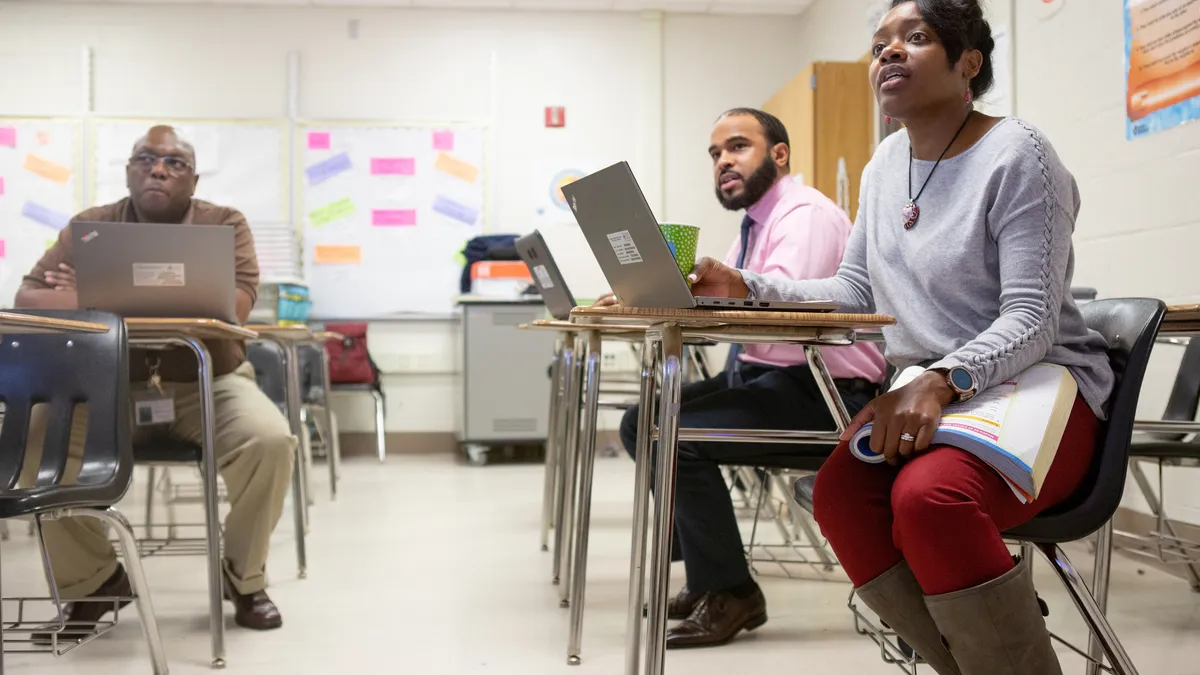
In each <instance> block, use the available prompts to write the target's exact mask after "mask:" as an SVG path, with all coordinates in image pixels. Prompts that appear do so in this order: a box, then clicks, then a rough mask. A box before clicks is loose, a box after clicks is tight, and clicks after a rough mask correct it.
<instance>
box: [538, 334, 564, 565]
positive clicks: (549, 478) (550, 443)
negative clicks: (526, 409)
mask: <svg viewBox="0 0 1200 675" xmlns="http://www.w3.org/2000/svg"><path fill="white" fill-rule="evenodd" d="M562 351H563V341H562V338H559V339H558V340H557V341H555V343H554V357H553V360H552V361H551V362H550V413H549V415H548V416H547V418H546V420H547V424H548V426H549V428H548V429H547V430H546V432H547V433H546V475H545V479H544V484H543V486H542V529H541V539H540V541H541V547H542V550H543V551H549V550H550V527H551V521H553V519H554V484H555V471H557V470H558V456H557V452H558V447H557V441H558V435H557V434H558V408H559V400H560V399H559V396H560V394H559V384H558V378H559V376H560V375H561V374H562Z"/></svg>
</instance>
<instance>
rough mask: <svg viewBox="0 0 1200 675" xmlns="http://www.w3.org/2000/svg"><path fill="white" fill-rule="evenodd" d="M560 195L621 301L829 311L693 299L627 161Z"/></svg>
mask: <svg viewBox="0 0 1200 675" xmlns="http://www.w3.org/2000/svg"><path fill="white" fill-rule="evenodd" d="M562 192H563V195H564V196H565V197H566V199H567V203H568V204H569V205H570V206H571V211H572V212H573V213H574V214H575V220H576V221H577V222H578V223H579V228H580V230H582V231H583V236H584V238H585V239H587V242H588V246H590V247H591V249H592V253H593V254H594V255H595V256H596V261H597V262H599V263H600V269H601V270H603V271H604V276H605V278H607V279H608V283H609V285H610V286H611V287H612V289H613V292H614V293H616V296H617V298H619V299H620V301H621V304H623V305H628V306H631V307H654V308H664V309H690V308H697V307H699V308H711V309H741V310H768V311H788V312H833V311H837V309H838V307H839V305H838V304H837V303H833V302H827V301H811V302H774V301H770V300H745V299H741V298H709V297H695V296H693V295H692V292H691V289H690V288H688V285H687V281H686V280H685V279H684V277H683V273H682V272H680V271H679V266H678V265H677V264H676V263H675V257H674V256H673V255H671V249H670V247H669V246H668V245H667V240H666V238H664V237H663V235H662V231H661V230H659V228H658V219H657V218H655V217H654V212H653V211H651V210H650V204H649V203H648V202H646V197H645V195H644V194H642V188H641V187H640V186H639V185H638V182H637V179H636V178H634V176H633V171H632V170H631V169H630V168H629V164H628V163H627V162H618V163H617V164H614V165H612V166H610V167H608V168H606V169H601V170H600V171H597V172H596V173H593V174H591V175H589V176H586V177H584V178H581V179H579V180H577V181H575V182H573V183H571V184H570V185H564V186H563V188H562Z"/></svg>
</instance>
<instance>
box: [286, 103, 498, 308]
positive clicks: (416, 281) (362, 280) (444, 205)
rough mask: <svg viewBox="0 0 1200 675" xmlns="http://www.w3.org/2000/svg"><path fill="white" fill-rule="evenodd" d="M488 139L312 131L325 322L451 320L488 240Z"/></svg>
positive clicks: (314, 289)
mask: <svg viewBox="0 0 1200 675" xmlns="http://www.w3.org/2000/svg"><path fill="white" fill-rule="evenodd" d="M486 141H487V130H486V128H484V127H482V126H457V127H437V126H415V125H412V124H394V125H392V124H374V125H368V124H363V123H354V124H351V123H337V122H319V121H312V122H305V123H302V124H301V125H300V126H299V127H298V133H297V136H296V142H297V148H296V156H297V157H298V158H299V165H298V167H297V171H296V177H297V178H296V184H297V187H298V192H299V199H298V203H299V204H300V216H301V217H302V222H303V230H302V237H301V238H302V240H303V245H304V271H305V277H306V280H307V282H308V285H309V289H310V294H311V299H312V302H313V307H312V316H313V317H314V318H317V319H351V318H353V319H374V318H384V317H388V316H396V315H401V314H406V313H422V314H445V313H448V312H450V311H452V310H453V308H454V298H455V296H457V295H458V294H459V279H460V276H461V274H462V263H461V262H460V259H459V252H460V251H461V250H462V249H463V246H464V244H465V243H466V242H467V240H469V239H470V238H472V237H474V236H476V235H478V234H481V233H483V232H484V220H485V213H486V208H485V195H486V190H485V180H484V174H485V167H486V144H487V143H486Z"/></svg>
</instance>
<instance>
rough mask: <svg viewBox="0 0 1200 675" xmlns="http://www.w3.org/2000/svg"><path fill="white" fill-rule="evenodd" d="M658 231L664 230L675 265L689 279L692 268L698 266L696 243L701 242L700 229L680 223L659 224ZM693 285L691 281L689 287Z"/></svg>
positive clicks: (664, 236)
mask: <svg viewBox="0 0 1200 675" xmlns="http://www.w3.org/2000/svg"><path fill="white" fill-rule="evenodd" d="M658 229H660V230H662V233H663V238H664V239H666V240H667V247H668V248H670V249H671V255H673V256H675V264H677V265H679V271H680V272H681V273H683V278H684V279H687V275H689V274H691V273H692V268H693V267H695V266H696V242H698V241H700V228H698V227H696V226H695V225H683V224H680V223H659V224H658ZM691 285H692V282H690V281H689V282H688V286H689V287H691Z"/></svg>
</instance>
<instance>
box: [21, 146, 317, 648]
mask: <svg viewBox="0 0 1200 675" xmlns="http://www.w3.org/2000/svg"><path fill="white" fill-rule="evenodd" d="M195 167H196V153H195V150H193V148H192V146H191V145H190V144H189V143H188V142H186V141H184V140H182V139H181V138H179V136H178V135H177V134H176V132H175V130H174V129H172V128H171V127H167V126H156V127H153V128H151V129H150V130H149V132H147V133H146V135H145V136H143V137H142V138H141V139H140V140H138V142H137V143H136V144H135V145H134V148H133V153H132V156H131V157H130V159H129V164H128V166H127V167H126V172H125V175H126V184H127V185H128V187H129V196H128V197H126V198H125V199H122V200H120V201H118V202H116V203H115V204H108V205H106V206H97V207H94V208H91V209H88V210H86V211H84V212H83V213H80V214H79V215H77V216H75V220H76V221H80V222H97V221H100V222H132V223H169V224H181V223H182V224H189V225H210V226H213V227H232V228H233V229H234V240H235V251H234V256H235V258H236V267H235V275H236V285H237V291H236V293H237V314H238V318H239V319H240V320H241V321H242V322H243V323H245V321H246V319H247V317H248V316H249V315H250V308H251V307H252V306H253V305H254V300H255V298H256V297H257V295H258V258H257V256H256V254H255V251H254V238H253V236H252V235H251V233H250V226H249V225H248V224H247V223H246V218H245V216H243V215H242V214H241V213H239V212H238V211H236V210H234V209H231V208H227V207H224V206H216V205H214V204H210V203H208V202H205V201H202V200H199V199H195V198H193V195H194V194H195V191H196V184H197V183H198V182H199V176H197V175H196V170H195ZM72 265H73V254H72V242H71V236H70V228H69V227H68V228H64V229H63V230H62V232H61V233H60V235H59V237H58V241H57V242H56V243H55V244H54V245H53V246H51V247H50V248H49V249H48V250H47V251H46V253H45V255H43V256H42V259H41V260H39V261H38V263H37V265H35V266H34V268H33V270H32V271H31V272H30V273H29V275H28V276H26V277H25V280H24V283H22V285H21V288H20V290H19V291H17V297H16V306H17V307H36V308H47V309H75V308H76V307H77V306H78V299H77V296H76V293H75V270H74V268H73V266H72ZM205 344H206V346H207V347H208V349H209V351H210V352H211V354H212V368H213V378H214V379H213V403H214V408H213V412H214V414H215V418H214V425H213V426H214V427H215V429H216V434H217V435H216V453H217V466H218V467H219V468H220V471H221V476H222V477H223V478H224V479H225V485H226V487H227V488H228V491H229V502H230V506H231V508H230V510H229V516H228V517H227V518H226V520H225V539H224V543H225V547H224V548H225V561H224V562H225V564H224V568H225V581H226V585H225V589H226V597H227V598H229V599H230V600H232V601H233V604H234V606H235V608H236V614H235V620H236V621H237V624H238V625H240V626H244V627H246V628H251V629H255V630H268V629H272V628H278V627H279V626H281V625H283V620H282V618H281V617H280V614H279V610H278V608H276V607H275V604H274V603H273V602H271V599H270V598H269V597H268V596H267V594H266V591H265V588H266V577H265V570H266V562H267V549H268V544H269V542H270V537H271V532H272V530H274V529H275V524H276V523H277V522H278V521H279V517H280V515H281V514H282V512H283V500H284V496H285V495H286V494H287V491H288V487H289V484H290V479H291V473H292V457H293V453H294V452H295V448H296V440H295V438H294V437H293V436H292V434H291V430H290V428H289V426H288V422H287V420H286V419H285V418H284V417H283V415H282V414H281V413H280V411H279V409H278V408H276V407H275V404H274V403H273V402H271V400H270V399H268V398H267V397H266V396H265V395H264V394H263V393H262V392H261V391H259V389H258V387H257V386H256V385H255V382H254V368H253V367H252V366H251V365H250V363H249V362H248V361H247V360H246V346H245V344H244V343H242V342H241V341H237V340H214V341H206V343H205ZM129 363H130V375H131V379H132V380H133V381H134V382H146V381H149V380H150V379H151V369H152V367H153V371H154V374H155V375H157V378H161V382H160V386H161V388H162V390H163V391H164V392H165V393H166V394H168V395H170V396H172V397H173V398H174V404H175V419H174V421H172V422H169V423H167V424H166V425H164V426H162V427H160V428H163V429H165V430H166V432H167V433H169V434H170V435H173V436H175V437H178V438H181V439H183V440H187V441H192V442H195V443H199V442H200V441H201V428H200V395H199V391H198V387H197V385H196V361H195V357H194V356H193V355H192V354H191V352H188V351H186V350H171V351H167V352H154V353H142V352H139V351H136V350H135V351H133V352H132V353H131V354H130V362H129ZM157 378H156V379H155V380H154V382H159V380H158V379H157ZM140 386H141V387H142V389H145V388H146V386H147V385H145V384H142V385H140ZM138 387H139V385H138V384H135V385H134V386H133V388H134V390H135V391H137V390H139V389H138ZM44 412H45V411H43V410H39V409H35V410H34V416H33V420H32V423H31V430H30V434H29V436H30V438H31V439H39V438H43V437H44V435H45V432H44V429H45V427H46V423H47V420H46V416H45V414H44ZM38 413H43V414H38ZM86 428H87V415H86V412H81V411H80V410H77V412H76V414H75V417H74V420H73V421H72V429H71V457H72V460H73V462H74V466H73V467H72V466H68V468H67V473H68V475H70V474H72V473H73V472H77V471H78V470H79V469H78V466H79V459H78V458H79V457H81V456H82V454H83V438H84V434H85V432H86ZM141 428H142V429H144V428H146V427H141ZM40 455H41V448H40V447H37V448H35V447H30V448H29V452H27V453H26V461H25V466H24V475H23V476H22V483H23V484H29V483H32V482H33V479H34V477H35V476H36V474H37V470H38V465H39V464H40V462H41V457H40ZM43 529H44V533H45V542H46V551H47V553H48V554H49V557H50V563H51V567H52V568H53V570H54V578H55V580H56V582H57V583H58V585H59V588H60V591H61V594H62V597H63V598H64V599H66V600H70V599H82V598H87V597H112V596H125V597H128V596H130V595H132V592H131V589H130V585H129V578H128V577H127V576H126V574H125V570H124V568H123V567H122V566H121V564H120V562H118V561H117V556H116V553H115V552H114V551H113V548H112V545H111V544H109V542H108V537H107V534H106V532H105V530H104V528H103V526H101V525H100V523H99V521H96V520H94V519H90V518H68V519H63V520H56V521H47V522H46V523H45V524H44V526H43ZM112 608H113V605H112V603H104V602H77V603H72V604H70V605H68V606H67V609H66V614H67V616H66V620H67V621H69V622H72V623H71V624H70V627H69V628H67V630H66V631H65V632H64V633H63V634H62V635H61V637H63V638H67V639H72V638H75V639H78V638H81V637H84V635H85V634H86V633H88V632H90V629H89V628H88V626H91V625H94V624H95V623H97V622H98V621H99V620H100V618H101V617H103V615H104V614H106V613H107V612H108V611H109V610H111V609H112Z"/></svg>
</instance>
